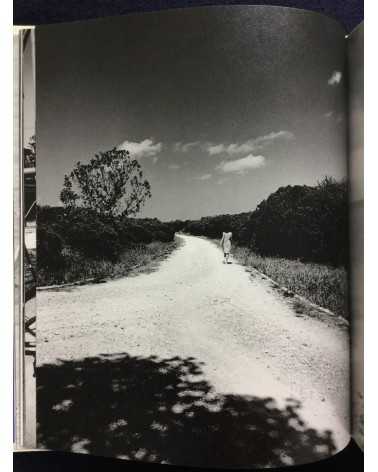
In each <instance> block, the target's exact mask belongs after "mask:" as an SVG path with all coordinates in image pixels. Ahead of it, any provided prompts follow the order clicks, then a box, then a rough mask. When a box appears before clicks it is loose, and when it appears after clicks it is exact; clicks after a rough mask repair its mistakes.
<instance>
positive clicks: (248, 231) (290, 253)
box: [180, 178, 349, 266]
mask: <svg viewBox="0 0 378 472" xmlns="http://www.w3.org/2000/svg"><path fill="white" fill-rule="evenodd" d="M180 229H182V230H183V231H185V232H187V233H189V234H193V235H203V236H207V237H210V238H220V237H221V235H222V231H232V232H233V239H234V241H235V242H237V243H238V244H240V245H243V246H247V247H249V248H251V249H252V250H253V251H254V252H255V253H257V254H260V255H262V256H274V257H284V258H288V259H300V260H302V261H312V262H319V263H324V264H331V265H334V266H341V265H343V266H346V265H347V263H348V248H349V244H348V192H347V184H346V183H345V182H336V181H335V180H333V179H329V178H325V179H324V180H323V181H322V182H320V183H319V184H318V185H317V186H315V187H310V186H306V185H302V186H300V185H295V186H291V185H289V186H287V187H281V188H279V189H278V190H277V191H276V192H274V193H272V194H271V195H270V196H269V197H268V198H267V199H266V200H264V201H262V202H261V203H260V204H259V205H258V206H257V208H256V210H255V211H253V212H249V213H240V214H237V215H218V216H213V217H206V218H201V219H200V220H197V221H183V222H181V228H180Z"/></svg>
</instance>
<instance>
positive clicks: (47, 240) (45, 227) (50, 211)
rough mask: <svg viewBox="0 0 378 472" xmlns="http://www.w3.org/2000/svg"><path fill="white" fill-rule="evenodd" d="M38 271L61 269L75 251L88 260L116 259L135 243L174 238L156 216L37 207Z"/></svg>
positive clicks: (167, 240) (166, 240)
mask: <svg viewBox="0 0 378 472" xmlns="http://www.w3.org/2000/svg"><path fill="white" fill-rule="evenodd" d="M37 223H38V224H37V255H38V261H37V262H38V270H44V271H47V272H56V271H57V270H62V269H64V266H65V264H66V263H67V259H68V257H71V258H72V254H75V253H77V254H78V255H79V256H80V257H84V258H87V259H90V260H108V261H111V262H115V261H117V260H119V258H120V256H121V255H122V253H123V252H124V251H125V250H126V249H128V248H131V247H133V246H135V245H140V244H149V243H151V242H153V241H160V242H169V241H173V239H174V231H173V230H172V229H171V227H170V226H169V225H168V224H166V223H162V222H161V221H159V220H158V219H149V218H145V219H133V218H125V217H109V216H108V217H104V216H101V215H99V214H97V213H96V212H94V211H92V210H88V209H83V208H77V209H74V210H71V211H65V210H64V209H63V208H61V207H48V206H44V207H39V208H38V213H37Z"/></svg>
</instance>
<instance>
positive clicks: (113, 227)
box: [37, 149, 348, 318]
mask: <svg viewBox="0 0 378 472" xmlns="http://www.w3.org/2000/svg"><path fill="white" fill-rule="evenodd" d="M60 198H61V202H62V206H61V207H48V206H45V207H39V208H38V211H37V219H38V220H37V221H38V225H37V263H38V270H37V274H38V285H39V286H44V285H53V284H63V283H70V282H75V281H78V280H83V279H90V278H92V279H98V280H100V279H103V278H107V277H117V276H121V275H126V274H128V273H129V272H130V270H132V269H133V268H135V267H147V266H149V265H151V263H152V261H157V260H159V259H161V258H164V257H166V256H167V254H169V253H170V252H171V251H172V250H173V249H174V248H175V247H177V241H176V239H175V233H176V232H178V231H182V232H184V233H188V234H192V235H197V236H205V237H208V238H211V239H220V238H221V235H222V232H223V231H232V233H233V243H234V249H233V254H234V256H235V257H236V258H237V259H238V260H239V261H240V262H241V263H242V264H244V265H246V266H249V267H254V268H255V269H257V270H259V271H260V272H262V273H264V274H266V275H267V276H268V277H270V278H271V279H273V280H274V281H275V282H276V283H277V284H278V285H280V286H284V287H286V288H287V289H288V290H290V291H292V292H294V293H296V294H298V295H301V296H303V297H305V298H307V299H308V300H310V301H311V302H313V303H315V304H317V305H320V306H322V307H324V308H328V309H329V310H331V311H332V312H334V313H336V314H338V315H342V316H343V317H345V318H347V316H348V315H347V306H346V302H347V298H348V297H347V268H348V194H347V184H346V182H344V181H343V182H337V181H335V180H333V179H331V178H328V177H326V178H324V179H323V180H322V181H321V182H319V183H318V184H317V185H316V186H313V187H311V186H306V185H301V186H300V185H295V186H290V185H289V186H286V187H281V188H279V189H278V190H277V191H276V192H274V193H272V194H271V195H270V196H269V197H268V198H267V199H266V200H263V201H262V202H261V203H260V204H259V205H258V206H257V208H256V209H255V210H254V211H250V212H244V213H240V214H234V215H217V216H209V217H204V218H201V219H200V220H185V221H181V220H176V221H171V222H168V223H167V222H161V221H159V220H158V219H156V218H136V217H135V216H136V215H137V214H138V213H139V211H140V209H141V208H142V206H143V205H144V203H145V202H146V200H147V199H148V198H151V188H150V184H149V182H148V181H147V180H145V179H144V177H143V172H142V169H141V165H140V163H139V162H138V161H137V160H136V159H133V158H132V157H131V156H130V154H129V152H128V151H126V150H117V149H112V150H110V151H106V152H101V153H99V154H97V155H95V157H94V158H93V159H91V160H90V161H89V163H86V164H83V163H80V162H78V163H77V164H76V166H75V167H74V169H73V170H72V171H71V173H69V174H68V175H66V176H65V178H64V183H63V189H62V191H61V193H60Z"/></svg>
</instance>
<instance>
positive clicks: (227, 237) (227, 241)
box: [220, 231, 232, 264]
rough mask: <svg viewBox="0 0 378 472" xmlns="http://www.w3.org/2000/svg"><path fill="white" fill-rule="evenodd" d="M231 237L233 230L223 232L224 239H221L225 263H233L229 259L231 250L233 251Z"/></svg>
mask: <svg viewBox="0 0 378 472" xmlns="http://www.w3.org/2000/svg"><path fill="white" fill-rule="evenodd" d="M231 238H232V233H231V231H228V232H226V233H225V232H223V233H222V239H221V242H220V245H221V247H222V249H223V257H224V259H223V264H231V262H229V261H228V260H229V257H230V252H231Z"/></svg>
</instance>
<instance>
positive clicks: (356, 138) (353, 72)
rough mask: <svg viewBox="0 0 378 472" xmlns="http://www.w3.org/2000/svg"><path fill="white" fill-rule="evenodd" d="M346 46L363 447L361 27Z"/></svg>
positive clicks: (356, 421)
mask: <svg viewBox="0 0 378 472" xmlns="http://www.w3.org/2000/svg"><path fill="white" fill-rule="evenodd" d="M348 46H349V51H348V53H349V84H350V90H349V110H350V112H349V115H350V131H349V137H350V150H349V153H350V155H349V174H350V205H351V210H350V220H351V221H350V239H351V267H352V271H351V279H350V283H351V311H352V313H353V318H352V324H351V329H352V353H351V354H352V357H351V358H352V411H353V418H352V424H353V437H354V438H355V439H356V441H357V443H358V444H359V445H360V446H361V447H363V434H364V430H363V426H364V424H363V402H364V230H363V228H364V188H363V173H364V136H363V133H364V65H363V62H364V27H363V25H360V26H359V27H358V28H357V29H356V30H354V31H353V32H352V34H351V35H350V37H349V41H348Z"/></svg>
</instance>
